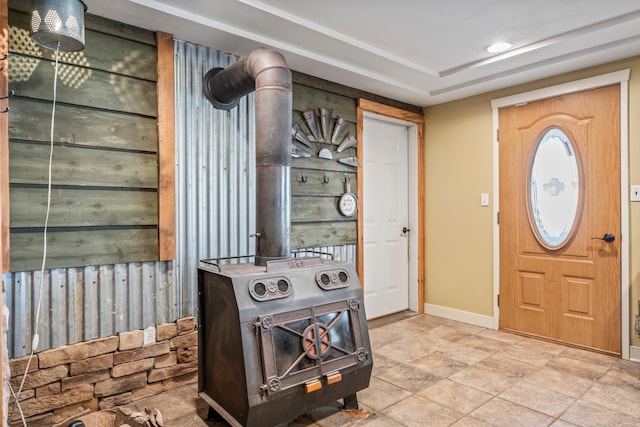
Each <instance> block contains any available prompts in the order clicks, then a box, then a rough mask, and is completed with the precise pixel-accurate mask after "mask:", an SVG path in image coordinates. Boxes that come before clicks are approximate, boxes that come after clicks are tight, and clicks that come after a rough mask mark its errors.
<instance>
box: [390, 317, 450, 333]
mask: <svg viewBox="0 0 640 427" xmlns="http://www.w3.org/2000/svg"><path fill="white" fill-rule="evenodd" d="M457 323H458V322H455V321H453V320H449V319H445V318H444V317H438V316H431V315H429V314H421V315H420V316H415V317H412V318H410V319H406V320H405V321H404V322H403V323H402V326H404V327H408V328H414V329H417V330H419V331H423V332H424V331H427V330H429V329H432V328H437V327H438V326H440V325H450V324H457Z"/></svg>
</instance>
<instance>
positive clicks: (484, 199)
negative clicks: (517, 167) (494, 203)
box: [480, 186, 640, 206]
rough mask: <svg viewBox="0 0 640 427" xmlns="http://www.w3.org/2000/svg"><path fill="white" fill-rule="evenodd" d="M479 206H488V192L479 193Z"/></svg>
mask: <svg viewBox="0 0 640 427" xmlns="http://www.w3.org/2000/svg"><path fill="white" fill-rule="evenodd" d="M638 187H640V186H638ZM480 206H489V193H482V194H480Z"/></svg>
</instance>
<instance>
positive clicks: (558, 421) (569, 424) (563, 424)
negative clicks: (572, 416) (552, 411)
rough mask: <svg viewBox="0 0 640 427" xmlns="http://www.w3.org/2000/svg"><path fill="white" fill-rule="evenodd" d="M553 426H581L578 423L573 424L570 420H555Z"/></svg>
mask: <svg viewBox="0 0 640 427" xmlns="http://www.w3.org/2000/svg"><path fill="white" fill-rule="evenodd" d="M551 427H580V426H577V425H576V424H571V423H569V422H566V421H562V420H555V421H554V422H553V424H551Z"/></svg>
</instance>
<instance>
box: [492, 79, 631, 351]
mask: <svg viewBox="0 0 640 427" xmlns="http://www.w3.org/2000/svg"><path fill="white" fill-rule="evenodd" d="M629 74H630V70H629V69H624V70H620V71H615V72H612V73H607V74H602V75H599V76H594V77H589V78H586V79H581V80H576V81H573V82H569V83H564V84H559V85H555V86H550V87H547V88H542V89H537V90H532V91H528V92H524V93H520V94H516V95H511V96H506V97H503V98H497V99H493V100H491V108H492V110H493V194H494V196H493V200H494V201H495V203H494V204H493V215H494V216H493V217H494V218H496V221H494V222H493V293H494V295H493V301H494V303H493V304H494V305H493V328H494V329H498V327H499V320H500V310H499V308H498V294H499V293H500V234H499V227H498V221H497V217H498V212H499V210H500V206H499V202H498V201H499V200H500V197H499V190H500V188H499V163H498V160H499V150H500V147H499V145H498V129H499V112H498V110H499V109H500V108H505V107H511V106H514V105H518V104H523V103H527V102H533V101H538V100H541V99H547V98H553V97H556V96H561V95H567V94H570V93H575V92H581V91H585V90H589V89H596V88H599V87H603V86H610V85H615V84H619V85H620V234H621V236H620V237H621V239H620V251H621V253H620V290H621V292H620V295H621V301H620V334H621V341H620V343H621V352H622V358H623V359H629V355H630V336H629V334H630V323H629V301H630V300H629V298H630V294H629V284H630V283H631V277H630V266H629V247H630V238H629V163H628V160H629V148H628V141H629V131H628V123H629V94H628V86H629Z"/></svg>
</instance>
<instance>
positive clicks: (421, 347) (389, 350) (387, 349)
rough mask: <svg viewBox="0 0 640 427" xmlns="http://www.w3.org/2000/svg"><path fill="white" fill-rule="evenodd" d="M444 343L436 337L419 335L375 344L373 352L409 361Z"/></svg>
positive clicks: (397, 359)
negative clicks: (379, 344)
mask: <svg viewBox="0 0 640 427" xmlns="http://www.w3.org/2000/svg"><path fill="white" fill-rule="evenodd" d="M444 344H446V343H444V342H443V341H442V340H440V339H438V338H436V337H428V336H419V337H413V338H403V339H402V340H399V341H395V342H392V343H389V344H385V345H382V346H373V347H372V348H373V354H374V355H376V354H379V355H382V356H385V357H388V358H390V359H393V360H396V361H398V362H402V363H408V362H410V361H412V360H414V359H418V358H420V357H423V356H425V355H427V354H429V353H432V352H434V351H435V350H436V349H438V348H440V347H442V346H443V345H444Z"/></svg>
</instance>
